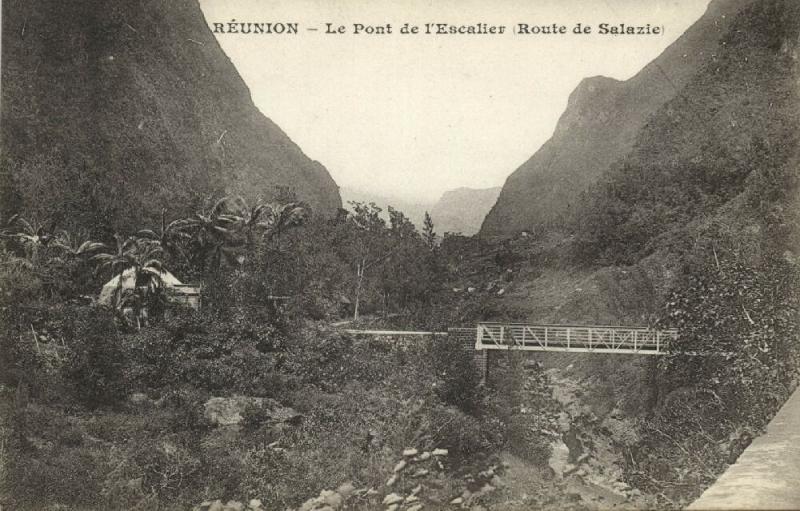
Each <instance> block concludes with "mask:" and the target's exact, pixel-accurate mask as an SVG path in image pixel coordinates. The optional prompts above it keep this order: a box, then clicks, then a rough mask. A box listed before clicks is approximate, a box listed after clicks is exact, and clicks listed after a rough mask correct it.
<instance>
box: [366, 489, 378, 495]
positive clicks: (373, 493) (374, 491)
mask: <svg viewBox="0 0 800 511" xmlns="http://www.w3.org/2000/svg"><path fill="white" fill-rule="evenodd" d="M378 493H380V492H379V491H378V490H376V489H375V488H370V489H369V490H367V493H366V494H367V495H377V494H378Z"/></svg>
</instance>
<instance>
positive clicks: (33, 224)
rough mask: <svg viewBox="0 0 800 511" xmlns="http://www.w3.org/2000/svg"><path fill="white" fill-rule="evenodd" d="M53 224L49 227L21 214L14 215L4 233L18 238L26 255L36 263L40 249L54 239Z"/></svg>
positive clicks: (7, 223)
mask: <svg viewBox="0 0 800 511" xmlns="http://www.w3.org/2000/svg"><path fill="white" fill-rule="evenodd" d="M53 227H54V226H53V225H52V223H51V225H50V226H49V227H47V226H45V225H44V224H43V223H40V222H37V221H36V220H30V221H28V220H26V219H25V218H23V217H22V216H20V215H18V214H17V215H14V216H12V217H11V218H9V220H8V222H6V227H5V228H4V229H3V235H4V236H6V237H10V238H13V239H15V240H17V241H18V242H19V243H20V244H21V245H22V246H23V247H24V249H25V256H26V257H27V258H28V259H30V260H31V261H33V262H34V263H35V262H36V260H37V259H38V255H39V251H40V249H41V248H43V247H47V246H48V245H49V244H50V242H51V241H53V238H54V236H53V234H52V233H53Z"/></svg>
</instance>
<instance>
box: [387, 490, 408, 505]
mask: <svg viewBox="0 0 800 511" xmlns="http://www.w3.org/2000/svg"><path fill="white" fill-rule="evenodd" d="M402 501H403V497H401V496H400V495H398V494H396V493H390V494H389V495H387V496H385V497H384V498H383V505H384V506H391V505H392V504H397V503H398V502H402Z"/></svg>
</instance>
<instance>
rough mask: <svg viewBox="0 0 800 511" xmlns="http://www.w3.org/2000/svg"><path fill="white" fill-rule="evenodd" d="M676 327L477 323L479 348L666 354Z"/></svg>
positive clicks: (675, 334)
mask: <svg viewBox="0 0 800 511" xmlns="http://www.w3.org/2000/svg"><path fill="white" fill-rule="evenodd" d="M677 338H678V331H677V330H653V329H650V328H644V327H622V326H587V325H526V324H519V323H478V327H477V338H476V341H475V349H476V350H508V349H518V350H527V351H566V352H576V353H618V354H626V353H627V354H637V355H665V354H666V352H667V351H666V349H667V346H668V343H669V341H673V340H676V339H677Z"/></svg>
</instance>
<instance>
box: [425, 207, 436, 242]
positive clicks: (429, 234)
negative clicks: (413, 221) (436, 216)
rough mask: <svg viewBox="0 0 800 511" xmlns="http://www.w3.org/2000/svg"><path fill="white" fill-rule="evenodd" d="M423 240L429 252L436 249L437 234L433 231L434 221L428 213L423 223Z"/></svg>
mask: <svg viewBox="0 0 800 511" xmlns="http://www.w3.org/2000/svg"><path fill="white" fill-rule="evenodd" d="M422 239H423V240H425V244H426V245H427V246H428V249H429V250H433V249H435V248H436V233H435V232H434V230H433V219H432V218H431V215H430V214H428V212H427V211H426V212H425V220H424V221H423V223H422Z"/></svg>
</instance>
